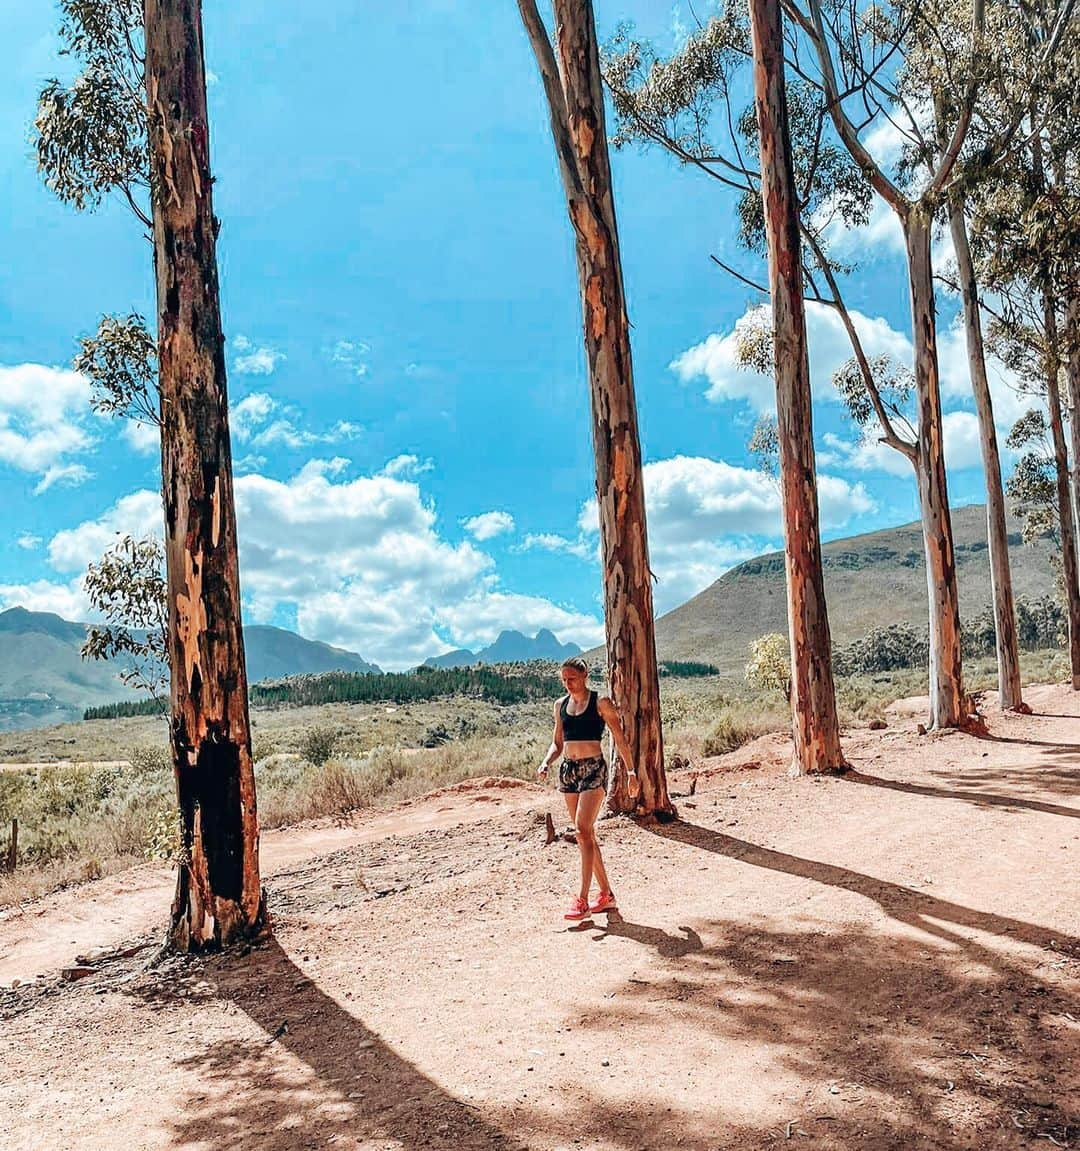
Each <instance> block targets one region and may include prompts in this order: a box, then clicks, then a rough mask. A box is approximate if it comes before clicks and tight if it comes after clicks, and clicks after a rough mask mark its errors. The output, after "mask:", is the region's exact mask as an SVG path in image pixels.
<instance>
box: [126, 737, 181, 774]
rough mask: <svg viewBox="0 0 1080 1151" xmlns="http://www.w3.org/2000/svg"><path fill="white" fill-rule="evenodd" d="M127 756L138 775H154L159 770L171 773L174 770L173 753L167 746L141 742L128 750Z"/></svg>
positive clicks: (132, 768)
mask: <svg viewBox="0 0 1080 1151" xmlns="http://www.w3.org/2000/svg"><path fill="white" fill-rule="evenodd" d="M127 758H128V763H130V764H131V770H132V771H133V772H134V773H135V774H136V775H154V774H156V773H158V772H161V773H163V774H165V775H169V774H171V772H172V753H171V752H170V751H169V749H168V748H167V747H156V746H147V745H146V744H140V745H139V746H137V747H133V748H131V750H130V751H128V753H127Z"/></svg>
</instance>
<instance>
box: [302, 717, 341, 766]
mask: <svg viewBox="0 0 1080 1151" xmlns="http://www.w3.org/2000/svg"><path fill="white" fill-rule="evenodd" d="M337 739H338V733H337V731H336V730H335V729H334V728H332V727H313V728H312V729H311V730H310V731H309V732H307V733H306V734H305V735H304V738H303V740H302V741H301V743H300V754H301V755H302V756H303V757H304V758H305V759H306V760H307V761H308V763H313V764H314V765H315V766H316V767H322V765H323V764H324V763H325V762H326V761H327V760H328V759H329V758H330V756H331V755H333V754H334V745H335V744H336V743H337Z"/></svg>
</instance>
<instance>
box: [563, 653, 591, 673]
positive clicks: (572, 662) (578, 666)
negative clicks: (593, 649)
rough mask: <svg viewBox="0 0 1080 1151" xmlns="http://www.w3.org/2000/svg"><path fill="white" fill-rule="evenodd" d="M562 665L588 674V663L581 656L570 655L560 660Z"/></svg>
mask: <svg viewBox="0 0 1080 1151" xmlns="http://www.w3.org/2000/svg"><path fill="white" fill-rule="evenodd" d="M562 666H563V667H569V668H573V670H574V671H580V672H581V674H582V675H584V676H587V675H588V674H589V665H588V664H587V663H586V662H585V661H584V660H583V659H582V658H581V656H580V655H572V656H570V657H569V658H568V659H564V660H563V661H562Z"/></svg>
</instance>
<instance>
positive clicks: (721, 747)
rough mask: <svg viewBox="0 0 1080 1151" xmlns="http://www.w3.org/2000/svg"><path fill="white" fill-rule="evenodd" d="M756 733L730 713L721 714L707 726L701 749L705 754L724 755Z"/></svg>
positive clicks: (753, 736) (737, 748)
mask: <svg viewBox="0 0 1080 1151" xmlns="http://www.w3.org/2000/svg"><path fill="white" fill-rule="evenodd" d="M757 734H758V733H757V732H756V731H754V730H753V728H751V727H750V726H749V725H747V724H743V723H740V722H738V721H737V720H735V719H734V718H732V716H730V715H722V716H721V717H720V718H719V719H718V720H717V721H716V722H715V723H714V724H713V725H712V727H711V728H709V731H708V733H707V734H706V736H705V741H704V743H703V744H702V751H703V752H704V753H705V755H724V754H726V753H727V752H729V751H738V750H739V748H740V747H742V746H743V744H744V743H749V742H750V740H752V739H754V738H755V737H756V736H757Z"/></svg>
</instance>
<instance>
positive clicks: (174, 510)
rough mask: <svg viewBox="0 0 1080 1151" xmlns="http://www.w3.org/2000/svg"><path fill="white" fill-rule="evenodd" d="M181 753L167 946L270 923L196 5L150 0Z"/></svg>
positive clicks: (176, 746) (172, 650) (211, 940)
mask: <svg viewBox="0 0 1080 1151" xmlns="http://www.w3.org/2000/svg"><path fill="white" fill-rule="evenodd" d="M144 20H145V28H146V88H147V104H148V107H149V109H150V117H149V123H150V145H151V165H152V176H153V179H152V185H153V188H154V195H153V216H154V266H155V274H156V281H157V307H158V368H159V386H160V392H161V423H162V437H161V442H162V448H161V477H162V492H163V501H164V508H165V555H166V566H167V573H168V596H169V664H170V671H171V702H172V731H171V743H172V755H173V765H174V769H175V773H176V788H177V798H178V801H179V806H180V815H181V823H182V828H183V855H184V858H183V861H182V862H181V864H180V865H179V868H178V876H177V886H176V898H175V900H174V903H173V909H172V923H171V928H170V937H171V939H172V941H173V943H174V944H175V945H176V946H177V947H180V948H181V949H184V950H202V949H206V948H211V947H219V946H223V945H225V944H228V943H231V942H233V941H235V940H236V939H238V938H242V937H244V936H248V935H251V934H252V933H254V932H256V931H258V930H259V929H260V928H261V926H262V924H263V921H264V917H265V909H264V905H263V895H262V887H261V883H260V879H259V860H258V849H259V833H258V821H257V817H256V809H255V776H254V769H253V764H252V759H251V732H250V726H249V721H248V700H247V673H246V670H245V663H244V641H243V632H242V629H241V621H240V581H239V567H238V557H237V540H236V515H235V506H234V503H233V484H232V456H231V448H230V442H229V423H228V397H227V392H226V381H225V344H224V337H223V335H222V328H221V308H220V301H219V294H218V274H217V256H216V243H215V240H216V232H217V222H216V220H215V219H214V214H213V205H212V202H211V186H212V179H211V176H210V147H209V125H208V122H207V114H206V77H205V68H204V62H203V46H202V14H201V0H145V8H144Z"/></svg>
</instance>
